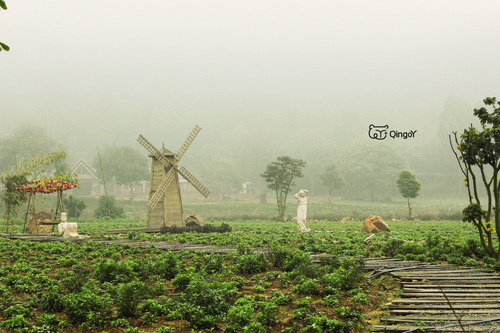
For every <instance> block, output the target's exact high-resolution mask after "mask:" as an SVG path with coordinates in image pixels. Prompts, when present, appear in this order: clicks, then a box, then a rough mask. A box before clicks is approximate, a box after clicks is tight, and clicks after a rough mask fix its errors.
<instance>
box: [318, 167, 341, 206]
mask: <svg viewBox="0 0 500 333" xmlns="http://www.w3.org/2000/svg"><path fill="white" fill-rule="evenodd" d="M319 178H321V181H322V182H323V185H325V186H326V187H327V188H328V203H330V204H331V203H332V201H331V196H332V192H333V190H338V189H340V188H342V186H344V185H345V180H344V177H342V175H341V174H340V173H339V172H338V171H337V167H336V166H335V164H333V163H332V164H329V165H327V166H326V168H325V170H324V171H323V173H321V174H320V175H319Z"/></svg>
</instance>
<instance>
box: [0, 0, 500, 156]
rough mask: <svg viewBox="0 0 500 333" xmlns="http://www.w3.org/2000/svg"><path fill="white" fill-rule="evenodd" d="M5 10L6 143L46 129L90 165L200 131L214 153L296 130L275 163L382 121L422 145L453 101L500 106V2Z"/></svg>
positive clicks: (56, 5)
mask: <svg viewBox="0 0 500 333" xmlns="http://www.w3.org/2000/svg"><path fill="white" fill-rule="evenodd" d="M7 6H8V10H7V11H0V41H2V42H4V43H6V44H8V45H9V46H10V47H11V51H10V52H2V53H1V54H0V94H1V95H0V96H1V99H0V101H1V102H0V117H1V121H0V136H3V135H5V134H7V133H9V132H10V131H11V130H12V129H13V128H14V127H15V126H17V125H18V124H20V123H22V122H26V121H28V122H33V123H38V124H41V125H43V126H47V127H48V128H49V129H50V133H51V134H52V135H54V136H55V137H56V139H57V140H64V142H65V143H66V144H67V145H69V146H70V148H73V149H74V150H83V149H84V147H87V150H88V151H87V154H90V152H92V154H93V153H94V152H95V146H96V145H100V146H104V145H108V144H130V145H136V147H137V143H136V142H135V140H136V138H137V136H138V135H139V133H143V134H144V135H145V136H146V137H148V138H150V139H151V140H152V141H153V142H154V143H156V144H158V143H159V142H160V141H161V140H171V145H172V147H171V149H172V150H175V149H177V148H176V147H179V146H180V144H181V143H182V141H183V140H184V138H185V137H186V135H187V134H188V133H189V131H190V130H191V129H192V127H193V126H194V124H199V125H200V126H201V127H202V128H204V132H203V135H204V136H205V137H206V140H209V141H210V142H211V143H212V144H214V145H217V142H218V141H217V140H219V139H220V140H221V141H222V140H227V139H228V137H229V138H230V140H231V142H232V143H233V144H234V145H241V146H242V147H243V146H244V143H245V142H247V140H250V142H251V140H255V139H252V138H253V137H255V136H258V137H260V138H261V139H262V140H263V142H273V141H272V140H273V139H274V138H275V136H276V133H283V139H282V140H278V141H276V145H277V146H276V147H273V149H274V150H275V151H276V153H277V154H280V153H284V154H286V145H288V144H290V145H293V144H294V140H295V139H296V138H297V133H301V135H302V138H303V139H305V140H308V141H309V142H310V143H311V144H314V142H316V141H321V140H322V139H324V140H326V142H320V144H325V145H328V144H334V143H335V142H334V141H335V140H336V137H335V133H339V137H338V139H339V140H340V137H341V136H342V135H345V131H347V130H346V129H347V128H348V129H349V133H352V135H353V137H362V138H366V139H367V135H366V133H367V128H368V125H369V124H371V123H374V124H379V125H383V124H390V125H391V126H392V127H394V128H400V129H403V130H409V129H417V130H418V133H419V136H416V137H415V139H414V141H413V142H415V143H416V142H421V140H425V136H426V135H429V133H431V132H433V131H435V130H437V127H438V126H437V122H438V117H439V114H440V113H441V112H442V110H443V107H444V105H445V101H446V99H447V98H448V97H450V96H456V97H458V98H460V99H461V100H463V101H465V102H466V103H468V104H469V105H470V107H471V108H473V107H478V106H482V99H483V98H484V97H486V96H498V97H500V94H499V91H500V89H499V88H500V75H499V69H498V59H500V44H499V43H498V41H499V40H500V24H499V23H498V17H500V2H498V1H496V0H479V1H474V2H472V1H456V0H450V1H439V0H437V1H436V0H433V1H402V0H384V1H373V0H363V1H327V0H324V1H307V2H306V1H284V0H283V1H282V0H280V1H235V0H232V1H222V0H212V1H201V0H197V1H192V0H185V1H168V0H162V1H160V0H149V1H145V2H137V1H134V2H132V1H129V0H122V1H109V0H108V1H95V0H91V1H86V2H74V1H67V0H47V1H26V0H7ZM469 110H470V112H469V113H472V109H469ZM457 117H464V119H465V118H467V117H469V118H470V114H467V115H463V114H457ZM284 118H287V120H286V121H285V122H283V119H284ZM467 119H468V118H467ZM270 125H274V126H278V127H279V130H275V129H273V127H272V126H270ZM464 126H467V121H466V122H465V124H464ZM283 127H286V128H283ZM245 128H247V129H249V130H248V132H246V131H241V129H245ZM327 133H328V136H326V137H325V136H324V135H326V134H327ZM420 134H421V135H420ZM94 138H99V142H96V140H95V139H94ZM367 140H368V139H367ZM70 154H71V152H70Z"/></svg>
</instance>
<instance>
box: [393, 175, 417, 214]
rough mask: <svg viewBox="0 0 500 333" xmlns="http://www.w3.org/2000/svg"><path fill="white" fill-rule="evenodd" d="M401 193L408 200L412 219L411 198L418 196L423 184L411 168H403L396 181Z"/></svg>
mask: <svg viewBox="0 0 500 333" xmlns="http://www.w3.org/2000/svg"><path fill="white" fill-rule="evenodd" d="M396 183H397V184H398V188H399V193H401V195H402V196H403V198H406V199H407V200H408V216H409V218H410V219H411V206H410V198H416V197H417V196H418V191H420V187H421V186H422V184H421V183H420V181H419V180H418V179H417V177H416V176H415V174H414V173H413V172H411V171H410V170H401V172H400V173H399V177H398V179H397V181H396Z"/></svg>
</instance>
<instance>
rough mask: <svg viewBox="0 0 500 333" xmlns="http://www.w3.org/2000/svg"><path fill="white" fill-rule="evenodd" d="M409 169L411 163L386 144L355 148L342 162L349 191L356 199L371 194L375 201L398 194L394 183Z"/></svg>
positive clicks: (371, 144) (348, 150) (374, 143)
mask: <svg viewBox="0 0 500 333" xmlns="http://www.w3.org/2000/svg"><path fill="white" fill-rule="evenodd" d="M406 167H407V162H406V161H405V160H404V159H403V158H402V157H401V156H399V154H398V153H397V152H395V151H394V150H393V149H392V148H390V147H389V146H387V145H385V144H383V143H382V142H368V143H366V144H356V145H352V146H350V147H348V148H347V150H346V151H344V153H343V154H342V158H341V159H340V162H339V168H340V169H341V170H342V174H343V175H344V177H345V180H346V186H347V187H348V189H349V190H350V191H353V192H354V193H356V195H360V194H363V193H368V194H369V195H370V199H371V200H372V201H373V200H375V198H376V197H378V198H379V199H380V195H381V194H384V195H387V193H391V192H394V191H395V190H396V187H395V186H394V179H396V178H397V176H398V173H399V171H400V170H401V169H404V168H406Z"/></svg>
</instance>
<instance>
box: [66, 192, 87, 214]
mask: <svg viewBox="0 0 500 333" xmlns="http://www.w3.org/2000/svg"><path fill="white" fill-rule="evenodd" d="M64 208H66V213H68V217H74V218H77V217H80V215H82V212H83V211H84V210H85V208H87V205H86V204H85V202H84V201H83V200H80V199H77V198H75V197H73V195H70V196H69V197H68V198H67V199H64Z"/></svg>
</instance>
